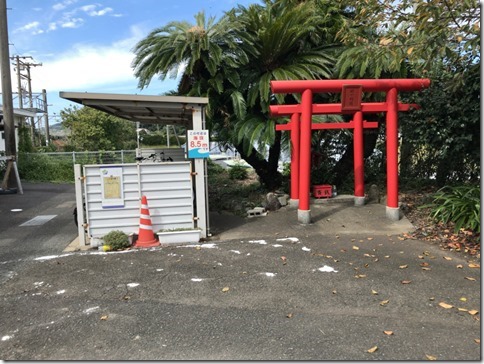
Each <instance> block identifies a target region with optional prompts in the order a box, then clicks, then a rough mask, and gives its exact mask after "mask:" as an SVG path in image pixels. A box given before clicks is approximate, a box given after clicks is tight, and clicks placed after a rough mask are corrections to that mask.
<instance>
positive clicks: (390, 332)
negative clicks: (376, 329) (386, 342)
mask: <svg viewBox="0 0 484 364" xmlns="http://www.w3.org/2000/svg"><path fill="white" fill-rule="evenodd" d="M383 333H384V334H385V335H388V336H390V335H393V331H383Z"/></svg>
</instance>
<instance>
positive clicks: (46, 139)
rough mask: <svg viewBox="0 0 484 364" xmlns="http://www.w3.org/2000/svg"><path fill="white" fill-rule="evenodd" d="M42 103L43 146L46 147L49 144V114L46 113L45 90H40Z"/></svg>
mask: <svg viewBox="0 0 484 364" xmlns="http://www.w3.org/2000/svg"><path fill="white" fill-rule="evenodd" d="M42 101H43V104H44V122H45V145H46V146H48V145H49V142H50V131H49V113H48V111H47V91H46V90H45V89H42Z"/></svg>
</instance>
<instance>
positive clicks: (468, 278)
mask: <svg viewBox="0 0 484 364" xmlns="http://www.w3.org/2000/svg"><path fill="white" fill-rule="evenodd" d="M465 278H466V279H467V280H468V281H475V280H476V279H475V278H472V277H465Z"/></svg>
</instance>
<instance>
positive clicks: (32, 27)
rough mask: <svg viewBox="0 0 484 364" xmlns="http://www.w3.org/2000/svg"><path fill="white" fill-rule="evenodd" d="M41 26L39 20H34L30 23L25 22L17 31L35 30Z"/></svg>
mask: <svg viewBox="0 0 484 364" xmlns="http://www.w3.org/2000/svg"><path fill="white" fill-rule="evenodd" d="M39 26H40V23H39V22H38V21H33V22H30V23H28V24H25V25H24V26H23V27H20V28H17V29H16V30H15V32H23V31H29V30H33V31H35V30H36V29H38V28H39Z"/></svg>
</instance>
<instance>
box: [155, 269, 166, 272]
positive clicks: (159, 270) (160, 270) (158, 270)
mask: <svg viewBox="0 0 484 364" xmlns="http://www.w3.org/2000/svg"><path fill="white" fill-rule="evenodd" d="M156 271H157V272H162V271H164V269H163V268H157V269H156Z"/></svg>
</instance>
